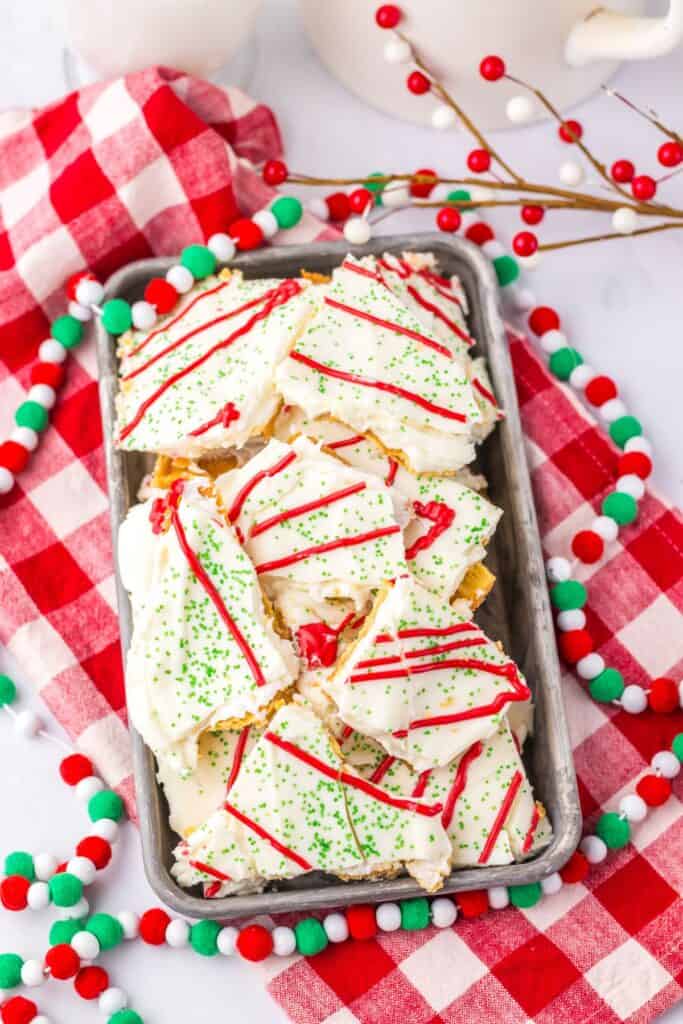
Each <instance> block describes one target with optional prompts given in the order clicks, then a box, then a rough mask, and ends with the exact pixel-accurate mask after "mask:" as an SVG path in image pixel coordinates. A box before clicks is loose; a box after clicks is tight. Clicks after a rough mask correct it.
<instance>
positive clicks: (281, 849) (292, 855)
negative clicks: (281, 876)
mask: <svg viewBox="0 0 683 1024" xmlns="http://www.w3.org/2000/svg"><path fill="white" fill-rule="evenodd" d="M223 808H224V810H226V811H227V812H228V814H232V816H233V818H237V820H238V821H239V822H241V823H242V824H243V825H244V826H246V828H249V829H251V831H252V832H255V833H256V835H257V836H259V837H260V838H261V839H264V840H265V841H266V842H267V843H270V845H271V846H272V847H273V849H274V850H277V852H278V853H281V854H282V856H283V857H286V858H287V859H288V860H291V861H292V863H294V864H297V865H298V866H299V867H300V868H303V870H304V871H312V870H313V865H312V864H309V863H308V861H307V860H304V858H303V857H302V856H301V855H300V854H298V853H297V852H296V850H291V849H290V848H289V847H288V846H285V845H284V843H281V842H280V840H279V839H276V838H275V836H273V835H271V833H270V832H266V830H265V829H264V828H261V826H260V825H259V824H257V822H255V821H252V819H251V818H248V817H247V816H246V814H242V812H241V811H238V810H237V808H236V807H233V805H232V804H230V803H228V801H227V800H226V802H225V803H224V804H223Z"/></svg>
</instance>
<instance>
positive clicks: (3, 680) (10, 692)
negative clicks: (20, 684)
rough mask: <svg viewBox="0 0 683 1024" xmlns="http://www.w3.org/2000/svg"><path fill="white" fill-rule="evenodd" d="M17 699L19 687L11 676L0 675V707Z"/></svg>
mask: <svg viewBox="0 0 683 1024" xmlns="http://www.w3.org/2000/svg"><path fill="white" fill-rule="evenodd" d="M16 699H17V688H16V686H15V685H14V683H13V682H12V680H11V679H10V677H9V676H1V675H0V708H2V707H4V706H5V705H6V704H11V703H12V702H13V701H15V700H16Z"/></svg>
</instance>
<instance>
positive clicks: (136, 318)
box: [130, 299, 157, 331]
mask: <svg viewBox="0 0 683 1024" xmlns="http://www.w3.org/2000/svg"><path fill="white" fill-rule="evenodd" d="M130 315H131V317H132V318H133V327H135V328H137V330H138V331H148V330H149V329H150V327H153V326H154V324H155V323H156V319H157V310H156V306H153V305H152V303H151V302H145V301H144V299H141V300H140V302H134V303H133V305H132V306H131V307H130Z"/></svg>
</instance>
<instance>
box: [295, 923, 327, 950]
mask: <svg viewBox="0 0 683 1024" xmlns="http://www.w3.org/2000/svg"><path fill="white" fill-rule="evenodd" d="M294 934H295V936H296V948H297V950H298V952H299V953H301V955H302V956H315V954H316V953H321V952H322V951H323V949H325V947H326V946H327V934H326V933H325V929H324V928H323V926H322V925H321V923H320V921H318V920H316V918H315V917H305V918H304V920H303V921H299V923H298V924H295V925H294Z"/></svg>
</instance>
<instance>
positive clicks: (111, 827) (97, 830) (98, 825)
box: [90, 818, 119, 843]
mask: <svg viewBox="0 0 683 1024" xmlns="http://www.w3.org/2000/svg"><path fill="white" fill-rule="evenodd" d="M90 835H91V836H100V837H101V838H102V839H106V840H107V842H108V843H115V842H116V840H117V839H118V838H119V823H118V822H117V821H112V819H111V818H100V820H99V821H93V823H92V824H91V826H90Z"/></svg>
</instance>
